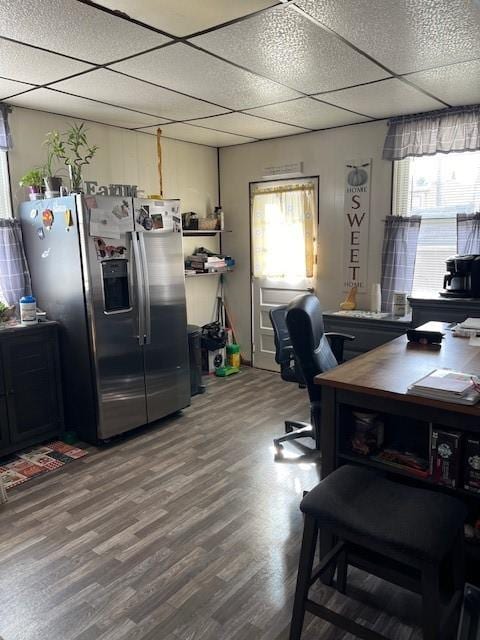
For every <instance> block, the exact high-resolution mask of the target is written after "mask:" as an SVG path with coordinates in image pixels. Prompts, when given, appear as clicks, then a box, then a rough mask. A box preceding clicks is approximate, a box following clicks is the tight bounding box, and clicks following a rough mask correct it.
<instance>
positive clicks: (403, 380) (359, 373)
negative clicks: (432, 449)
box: [315, 324, 480, 417]
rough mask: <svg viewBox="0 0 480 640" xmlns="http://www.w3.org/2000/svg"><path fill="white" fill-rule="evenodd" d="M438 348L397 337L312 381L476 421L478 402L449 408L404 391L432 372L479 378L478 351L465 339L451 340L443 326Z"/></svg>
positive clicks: (442, 403)
mask: <svg viewBox="0 0 480 640" xmlns="http://www.w3.org/2000/svg"><path fill="white" fill-rule="evenodd" d="M443 327H444V331H445V338H444V340H443V341H442V346H441V347H435V346H434V345H420V344H416V343H409V342H408V340H407V337H406V336H400V337H399V338H396V339H395V340H392V341H391V342H387V344H384V345H383V346H381V347H377V348H376V349H373V350H372V351H368V352H367V353H364V354H362V355H360V356H358V357H356V358H354V359H353V360H350V361H349V362H345V363H344V364H342V365H340V366H338V367H335V369H331V370H330V371H328V372H326V373H322V374H320V375H318V376H316V378H315V383H316V384H320V385H322V386H326V387H334V388H337V389H344V390H347V391H354V392H358V393H363V394H368V395H375V396H383V397H387V398H391V399H395V400H404V401H406V402H409V403H412V404H421V405H427V406H434V407H441V408H444V409H445V410H449V411H454V412H457V413H466V414H469V415H476V416H477V415H478V416H479V417H480V402H479V403H477V404H476V405H473V406H468V405H460V404H452V403H448V402H442V401H440V400H433V399H430V398H421V397H419V396H414V395H412V394H407V388H408V387H409V386H410V385H411V384H412V382H415V380H418V379H419V378H421V377H422V376H425V375H427V374H428V373H430V372H431V371H433V369H455V370H457V371H463V372H465V373H474V374H480V347H474V346H471V345H470V344H469V340H468V339H467V338H455V337H454V336H452V334H451V332H450V331H449V330H448V329H447V327H448V325H447V324H443Z"/></svg>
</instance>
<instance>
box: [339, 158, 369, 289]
mask: <svg viewBox="0 0 480 640" xmlns="http://www.w3.org/2000/svg"><path fill="white" fill-rule="evenodd" d="M371 170H372V161H371V160H352V161H351V162H347V163H346V166H345V204H344V234H343V238H344V240H343V288H344V290H345V291H348V290H349V289H351V287H357V289H358V292H359V293H365V292H366V291H367V287H368V284H367V278H368V239H369V231H368V229H369V224H370V177H371Z"/></svg>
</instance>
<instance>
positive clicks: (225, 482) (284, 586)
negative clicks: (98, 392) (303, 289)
mask: <svg viewBox="0 0 480 640" xmlns="http://www.w3.org/2000/svg"><path fill="white" fill-rule="evenodd" d="M307 413H308V406H307V394H306V392H305V391H302V390H299V389H298V388H297V387H296V386H295V385H293V384H287V383H285V382H283V381H282V380H281V379H280V377H279V376H278V375H276V374H271V373H268V372H264V371H259V370H253V369H248V368H246V369H243V370H242V372H241V373H240V374H238V375H236V376H232V377H231V378H226V379H223V378H215V379H211V380H210V381H209V388H208V392H207V393H206V394H205V395H203V396H197V397H196V398H194V399H193V403H192V406H191V407H190V408H189V409H187V410H186V411H185V412H184V413H183V415H181V416H178V417H175V418H172V419H169V420H167V421H165V422H163V423H162V424H161V425H159V426H158V427H154V428H149V429H145V430H143V431H142V432H140V433H137V434H135V435H134V436H133V437H132V436H130V437H128V438H124V439H121V440H119V441H118V442H116V443H114V444H111V445H110V446H104V447H102V448H100V449H98V450H92V452H91V454H90V455H89V456H87V457H86V458H83V459H81V460H78V461H76V462H74V463H72V464H70V465H68V466H66V467H65V468H64V469H63V470H61V471H58V472H55V473H52V474H51V475H49V476H45V477H43V478H39V479H38V480H36V481H31V482H29V483H28V484H26V485H24V486H23V487H19V488H17V489H16V490H13V491H11V492H10V494H9V497H10V502H9V503H8V504H7V505H5V506H4V507H3V508H0V589H1V594H2V595H1V598H0V636H2V637H3V638H4V640H34V639H35V640H44V639H45V640H47V639H48V640H123V639H128V640H286V639H287V638H288V625H289V620H290V613H291V605H292V595H293V590H294V585H295V578H296V568H297V561H298V553H299V550H300V536H301V529H302V524H303V523H302V517H301V514H300V511H299V509H298V505H299V502H300V500H301V496H302V492H303V491H304V490H308V489H310V488H311V487H312V486H313V485H315V484H316V483H317V482H318V479H319V470H318V459H317V458H318V456H317V454H316V453H314V454H313V455H312V454H305V455H304V456H303V457H300V458H296V459H294V458H292V457H287V458H286V459H285V461H284V462H274V460H273V451H272V448H271V441H272V437H273V436H274V435H275V434H278V433H281V432H282V431H283V424H282V423H283V420H284V419H285V418H286V417H291V418H298V419H306V418H307ZM286 451H287V454H290V455H292V456H294V455H295V456H298V455H299V452H300V450H299V449H298V447H296V446H294V445H288V449H287V450H286ZM350 581H351V585H352V586H351V588H350V590H349V591H347V594H349V595H352V596H355V597H356V598H357V597H358V598H361V599H362V600H361V602H358V601H356V600H353V599H352V598H350V597H348V595H347V596H346V597H345V596H342V595H340V594H338V593H337V592H336V591H334V590H333V589H329V588H324V587H318V588H316V589H315V591H316V595H315V598H317V599H318V600H319V601H321V602H324V603H327V602H328V606H335V607H336V608H338V610H342V611H348V612H349V615H350V616H352V617H355V618H356V619H357V620H358V621H360V622H366V623H368V624H370V625H371V626H372V627H373V628H374V629H375V630H377V631H381V632H383V633H386V634H388V635H389V636H390V637H391V638H395V639H400V638H401V639H405V640H406V639H408V638H412V639H413V638H419V637H420V635H419V634H418V629H413V628H412V627H410V626H408V623H412V622H413V621H415V620H418V619H419V600H418V598H417V597H416V596H413V595H412V594H408V593H406V592H404V591H402V590H400V589H397V588H395V587H392V586H390V585H387V584H386V583H382V582H380V581H378V580H376V579H375V578H373V577H372V576H366V575H365V574H362V573H360V572H358V571H352V572H351V574H350ZM360 588H361V590H362V591H361V592H360V591H359V589H360ZM382 609H384V610H385V611H388V613H389V614H390V615H387V614H386V613H382V612H381V611H382ZM400 614H401V617H402V622H400V620H399V617H398V616H399V615H400ZM351 637H352V636H348V635H344V634H342V633H341V632H339V631H338V630H336V629H334V628H333V627H331V626H330V625H328V624H326V623H323V622H321V621H319V620H318V619H315V618H313V617H312V616H309V615H308V614H307V619H306V624H305V627H304V634H303V638H304V640H314V639H316V640H318V639H319V638H322V639H325V640H339V639H340V638H351ZM303 638H302V640H303Z"/></svg>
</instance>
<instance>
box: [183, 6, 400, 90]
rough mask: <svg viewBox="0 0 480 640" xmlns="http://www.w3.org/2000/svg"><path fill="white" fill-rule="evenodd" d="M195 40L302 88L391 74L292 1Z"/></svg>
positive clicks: (327, 86) (338, 85)
mask: <svg viewBox="0 0 480 640" xmlns="http://www.w3.org/2000/svg"><path fill="white" fill-rule="evenodd" d="M192 42H193V43H194V44H196V45H198V46H200V47H202V48H204V49H206V50H207V51H211V52H213V53H215V54H217V55H219V56H222V57H223V58H226V59H227V60H230V61H232V62H234V63H236V64H239V65H243V66H244V67H246V68H248V69H250V70H251V71H253V72H256V73H259V74H262V75H264V76H266V77H268V78H271V79H272V80H276V81H278V82H281V83H284V84H287V85H288V86H290V87H292V88H294V89H297V90H299V91H302V92H304V93H310V94H311V93H318V92H320V91H329V90H333V89H341V88H342V87H347V86H351V85H353V84H359V83H362V82H371V81H373V80H379V79H381V78H385V77H389V74H388V73H387V72H385V70H384V69H382V68H381V67H379V66H378V65H376V64H375V63H373V62H371V61H370V60H368V58H366V57H365V56H362V55H361V54H359V53H357V52H356V51H355V50H354V49H352V48H351V47H349V46H348V45H347V44H345V43H344V42H342V41H341V40H339V39H338V38H336V37H335V36H333V35H332V34H330V33H328V32H327V31H325V30H323V29H320V28H319V27H318V26H316V25H315V24H313V23H312V22H311V21H310V20H308V19H307V18H305V17H304V16H302V15H300V14H299V13H297V12H296V11H295V9H294V8H292V7H289V6H282V7H279V8H277V7H275V8H273V9H269V10H268V11H264V12H262V13H260V14H257V15H255V16H253V17H252V18H248V19H246V20H243V21H242V22H238V23H236V24H234V25H231V26H227V27H224V28H221V29H217V30H216V31H212V32H210V33H207V34H205V35H202V36H199V37H197V38H194V39H193V40H192ZM232 43H235V45H234V46H232Z"/></svg>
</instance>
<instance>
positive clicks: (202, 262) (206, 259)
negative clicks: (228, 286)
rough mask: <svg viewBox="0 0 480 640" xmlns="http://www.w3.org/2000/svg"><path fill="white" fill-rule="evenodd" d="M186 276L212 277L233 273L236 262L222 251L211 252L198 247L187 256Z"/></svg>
mask: <svg viewBox="0 0 480 640" xmlns="http://www.w3.org/2000/svg"><path fill="white" fill-rule="evenodd" d="M184 260H185V276H186V277H192V276H211V275H219V274H222V273H226V272H228V271H233V268H234V267H235V260H234V259H233V258H232V257H231V256H228V255H226V254H224V253H221V252H220V251H211V250H210V249H207V248H205V247H198V248H197V249H195V251H194V252H193V253H192V254H191V255H189V256H185V258H184Z"/></svg>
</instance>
